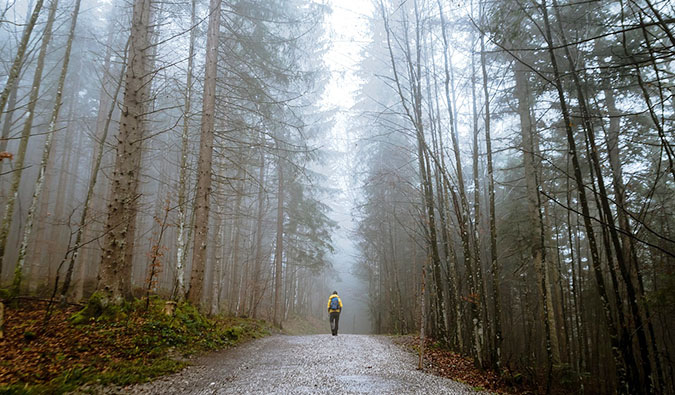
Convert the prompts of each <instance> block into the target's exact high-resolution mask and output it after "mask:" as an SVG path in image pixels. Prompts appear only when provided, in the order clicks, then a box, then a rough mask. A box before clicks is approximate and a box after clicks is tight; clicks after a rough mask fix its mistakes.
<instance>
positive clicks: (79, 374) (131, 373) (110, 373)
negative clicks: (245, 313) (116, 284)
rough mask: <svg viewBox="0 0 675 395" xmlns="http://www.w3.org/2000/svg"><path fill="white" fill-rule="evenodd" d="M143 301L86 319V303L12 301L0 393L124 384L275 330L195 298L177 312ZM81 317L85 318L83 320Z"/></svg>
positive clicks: (0, 361) (1, 345)
mask: <svg viewBox="0 0 675 395" xmlns="http://www.w3.org/2000/svg"><path fill="white" fill-rule="evenodd" d="M163 305H164V303H163V301H160V300H154V301H153V302H152V303H150V306H149V308H148V309H147V310H146V309H145V301H144V300H143V301H138V302H136V303H134V304H130V305H128V306H125V307H122V308H119V309H117V310H114V311H112V312H110V311H109V312H108V313H107V314H102V315H100V316H98V317H96V318H94V317H92V318H89V319H86V320H82V316H81V313H80V311H81V310H82V306H73V305H71V306H69V307H67V308H58V307H57V308H56V309H54V311H53V313H52V315H51V318H50V319H49V321H48V324H47V325H45V323H44V322H45V321H44V317H45V312H46V308H47V303H46V302H43V301H35V300H20V301H19V304H18V305H17V306H11V305H10V306H6V310H5V317H6V322H5V325H4V338H2V339H0V350H2V352H0V394H4V393H10V394H23V393H63V392H67V391H72V390H74V389H76V388H82V386H83V385H86V386H91V385H94V386H97V387H103V386H106V385H113V386H126V385H129V384H134V383H139V382H145V381H148V380H151V379H153V378H156V377H158V376H162V375H166V374H169V373H173V372H176V371H178V370H180V369H182V368H183V367H185V366H186V365H189V364H190V363H191V359H192V358H193V357H194V356H195V355H196V354H197V353H198V352H202V351H207V350H218V349H225V348H231V347H232V346H234V345H236V344H239V343H241V342H242V341H245V340H248V339H252V338H257V337H262V336H265V335H267V334H269V328H268V327H267V325H266V324H265V323H264V322H262V321H256V320H251V319H242V318H234V317H216V318H206V317H204V316H203V315H201V314H199V313H198V312H197V310H196V309H194V308H193V307H191V306H189V305H179V306H178V307H177V309H176V312H175V314H174V315H173V316H167V315H166V314H164V313H163V312H162V308H163ZM78 321H80V322H78Z"/></svg>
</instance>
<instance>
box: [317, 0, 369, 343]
mask: <svg viewBox="0 0 675 395" xmlns="http://www.w3.org/2000/svg"><path fill="white" fill-rule="evenodd" d="M330 5H331V7H332V8H333V13H332V14H331V15H330V17H329V18H328V23H329V24H330V26H329V27H327V29H326V30H327V34H328V35H329V39H330V41H331V43H332V47H331V49H330V51H329V52H328V53H327V54H326V59H325V62H326V65H327V66H328V67H329V68H330V71H331V81H330V83H329V84H328V87H327V89H326V93H325V95H324V107H325V108H327V109H337V114H336V123H335V126H334V128H333V130H332V131H331V133H330V136H331V138H330V141H331V144H334V146H332V147H329V149H330V150H332V151H338V152H339V154H338V155H337V156H335V158H337V160H334V161H331V162H332V163H329V164H328V168H327V169H325V170H324V174H326V175H327V176H328V177H329V183H330V186H331V187H339V188H340V193H334V194H330V196H331V198H332V199H331V200H330V201H325V203H326V204H328V205H329V206H330V207H331V208H332V209H333V212H332V214H331V217H332V218H333V220H335V221H336V222H337V223H338V225H339V227H340V228H339V229H338V230H337V231H336V232H335V233H334V235H333V244H334V246H335V254H334V255H333V257H332V262H333V267H334V269H335V270H336V271H337V272H338V276H339V279H338V278H335V279H334V281H335V282H334V284H331V283H330V281H331V280H329V286H330V287H332V288H334V289H335V290H337V291H338V293H339V294H340V297H341V298H342V301H343V303H344V305H345V309H344V312H343V314H342V317H341V319H340V331H341V332H342V333H369V332H370V331H371V324H370V315H369V314H368V310H367V296H368V295H367V292H368V284H366V283H364V282H363V281H360V280H358V279H357V278H356V277H355V276H353V275H352V274H351V272H352V265H353V264H354V263H355V262H356V261H357V259H358V258H357V254H358V251H357V249H356V245H355V243H354V237H353V235H352V232H353V229H354V227H355V226H356V224H355V222H354V221H353V218H352V210H353V206H354V194H355V193H357V189H358V185H355V184H354V180H352V179H351V178H350V174H351V162H352V159H353V158H351V157H350V155H351V152H353V150H350V147H352V146H353V145H354V144H355V141H354V137H353V136H352V135H351V134H350V123H352V122H353V121H352V116H353V115H354V114H355V113H353V112H352V111H351V107H352V106H353V105H354V104H355V95H356V93H357V90H358V88H359V78H358V77H357V76H356V68H357V67H358V63H359V61H360V59H361V55H360V51H361V48H362V46H363V44H364V42H365V41H366V40H367V37H368V35H367V33H366V32H367V17H368V13H369V12H370V11H371V4H370V3H369V2H364V1H363V0H331V1H330ZM326 297H328V295H326Z"/></svg>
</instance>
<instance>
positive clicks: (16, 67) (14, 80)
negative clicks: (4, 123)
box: [0, 0, 51, 270]
mask: <svg viewBox="0 0 675 395" xmlns="http://www.w3.org/2000/svg"><path fill="white" fill-rule="evenodd" d="M43 4H44V0H37V3H35V8H33V13H32V14H31V16H30V19H29V20H28V23H27V24H26V27H25V29H24V31H23V34H22V35H21V41H20V42H19V47H18V49H17V51H16V56H14V62H13V63H12V68H11V69H9V75H8V76H7V82H6V83H5V87H4V88H3V90H2V94H0V114H2V113H3V111H4V110H5V106H6V105H7V100H8V99H9V95H10V93H11V92H12V90H13V89H14V87H15V85H16V84H18V82H19V76H20V75H21V65H22V64H23V57H24V55H25V54H26V49H27V48H28V42H29V41H30V36H31V33H33V29H34V28H35V24H36V23H37V20H38V17H39V16H40V10H42V5H43ZM49 30H51V28H50V29H49ZM47 31H48V30H46V28H45V32H47ZM45 39H46V37H43V38H42V40H43V41H44V40H45ZM47 41H48V40H47ZM1 267H2V265H0V270H2V269H1Z"/></svg>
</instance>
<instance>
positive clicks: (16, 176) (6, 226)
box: [0, 0, 58, 294]
mask: <svg viewBox="0 0 675 395" xmlns="http://www.w3.org/2000/svg"><path fill="white" fill-rule="evenodd" d="M38 5H39V6H41V5H42V1H41V0H39V1H38V4H36V6H35V7H36V9H35V10H34V11H33V15H32V17H31V25H29V26H28V27H27V28H26V31H24V37H23V38H26V39H27V37H26V32H29V31H30V30H32V25H34V24H35V21H34V19H37V13H38V12H39V9H38V8H37V7H38ZM57 9H58V0H52V3H51V6H50V7H49V16H48V17H47V24H46V25H45V31H44V34H43V37H42V42H41V45H40V53H39V54H38V59H37V65H36V66H35V73H34V74H33V85H32V87H31V91H30V97H29V99H28V108H27V110H26V116H25V118H26V119H25V121H24V125H23V130H22V132H21V140H20V141H19V148H18V151H17V155H16V160H15V161H14V171H13V172H12V183H11V186H10V190H9V194H8V195H9V196H8V198H7V201H6V202H5V210H4V213H3V214H4V215H3V218H2V223H1V224H0V275H2V266H3V263H4V256H5V253H6V248H7V239H8V238H9V231H10V229H11V227H12V219H13V217H14V205H15V204H16V200H17V199H18V197H19V186H20V185H21V176H22V175H23V168H24V165H25V161H26V149H27V148H28V139H29V138H30V133H31V130H32V128H33V119H34V117H35V108H36V107H37V101H38V99H39V97H40V84H41V83H42V72H43V70H44V64H45V58H46V56H47V49H48V47H49V41H50V40H51V37H52V27H53V26H54V19H55V18H56V10H57ZM23 38H22V39H23ZM21 45H23V46H24V48H23V50H24V51H25V45H24V43H23V42H22V43H21ZM19 53H20V54H21V56H23V52H22V49H21V48H19ZM17 60H19V63H20V59H19V54H17V59H15V65H16V62H17ZM14 72H15V70H14V66H12V70H11V71H10V75H9V79H8V83H7V85H6V86H5V91H3V93H2V97H1V98H0V113H2V111H3V109H4V106H5V104H6V101H7V97H8V96H9V90H11V89H12V88H13V84H14V80H13V79H12V78H13V75H12V73H14ZM16 73H17V76H16V77H15V79H16V78H18V73H19V65H16ZM5 93H7V94H6V95H5ZM24 253H25V249H24ZM22 264H23V262H22ZM17 269H18V270H17ZM21 269H22V268H20V267H18V266H15V272H14V280H13V285H12V289H13V292H15V293H16V294H18V291H19V289H18V288H17V287H18V286H19V284H20V282H21V274H22V271H21Z"/></svg>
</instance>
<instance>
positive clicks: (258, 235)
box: [251, 148, 265, 319]
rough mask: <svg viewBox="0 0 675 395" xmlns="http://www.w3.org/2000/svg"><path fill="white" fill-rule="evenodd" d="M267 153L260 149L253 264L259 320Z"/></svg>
mask: <svg viewBox="0 0 675 395" xmlns="http://www.w3.org/2000/svg"><path fill="white" fill-rule="evenodd" d="M264 199H265V152H264V151H263V150H262V148H261V149H260V174H259V176H258V209H257V217H256V227H255V246H254V248H255V258H254V262H253V296H252V297H253V300H252V301H251V317H253V318H254V319H255V318H258V303H259V301H260V298H261V295H260V293H261V288H262V287H261V285H262V284H261V278H260V277H261V273H260V272H261V267H262V263H263V262H262V259H263V257H262V239H263V234H262V233H263V217H264V212H263V211H264V207H265V200H264Z"/></svg>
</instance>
